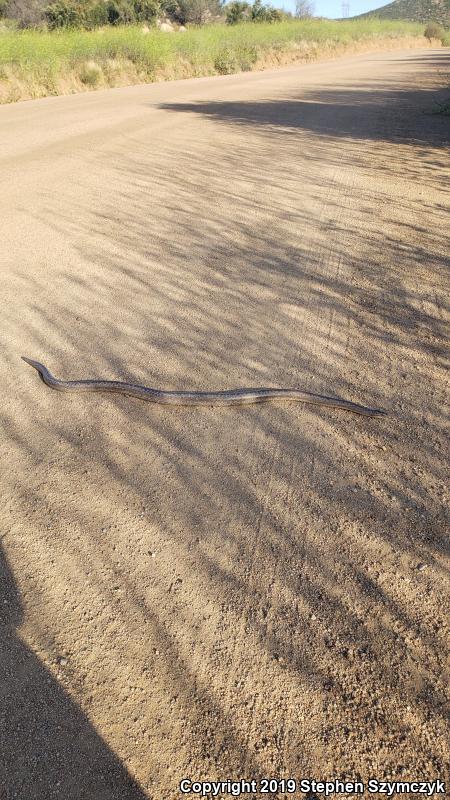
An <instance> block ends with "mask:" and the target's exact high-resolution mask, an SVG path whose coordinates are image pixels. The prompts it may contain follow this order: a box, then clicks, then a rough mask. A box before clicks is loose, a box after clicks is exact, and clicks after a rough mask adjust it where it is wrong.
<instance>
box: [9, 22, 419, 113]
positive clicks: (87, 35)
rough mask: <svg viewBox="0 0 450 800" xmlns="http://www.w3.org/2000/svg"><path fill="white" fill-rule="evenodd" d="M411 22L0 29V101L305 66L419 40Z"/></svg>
mask: <svg viewBox="0 0 450 800" xmlns="http://www.w3.org/2000/svg"><path fill="white" fill-rule="evenodd" d="M422 34H423V26H422V25H420V24H417V23H410V22H402V21H391V20H378V19H358V20H348V21H335V20H314V19H311V20H292V21H286V22H280V23H275V24H264V23H263V24H249V23H247V24H242V25H236V26H231V27H230V26H225V25H210V26H205V27H202V28H192V29H190V30H188V31H186V32H184V33H178V32H176V33H162V32H160V31H158V30H157V29H152V30H150V31H146V32H145V31H144V30H143V29H142V28H141V27H118V28H111V27H109V28H101V29H98V30H95V31H80V30H67V31H61V32H52V33H50V32H43V31H30V30H28V31H13V30H8V29H4V30H3V31H0V102H12V101H14V100H17V99H27V98H32V97H43V96H46V95H49V94H64V93H71V92H75V91H83V90H86V89H92V88H97V87H101V86H120V85H127V84H132V83H137V82H140V81H154V80H162V79H171V78H184V77H191V76H194V77H195V76H200V75H217V74H222V75H223V74H229V73H232V72H241V71H245V70H251V69H255V68H256V69H258V68H262V67H264V66H266V65H276V64H277V63H278V64H287V63H292V62H295V61H309V60H313V59H314V58H317V57H318V56H320V55H330V54H334V53H339V52H343V51H346V50H351V49H358V47H361V46H366V45H367V44H368V43H369V44H370V43H374V44H376V43H380V42H381V41H383V42H385V41H386V40H393V39H404V38H405V37H408V38H411V37H419V36H422Z"/></svg>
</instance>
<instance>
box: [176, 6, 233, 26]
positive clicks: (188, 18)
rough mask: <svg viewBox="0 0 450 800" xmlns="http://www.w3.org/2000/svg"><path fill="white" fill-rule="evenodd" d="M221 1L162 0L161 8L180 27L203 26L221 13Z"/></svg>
mask: <svg viewBox="0 0 450 800" xmlns="http://www.w3.org/2000/svg"><path fill="white" fill-rule="evenodd" d="M222 7H223V2H222V0H163V3H162V8H163V9H164V10H165V11H166V13H167V14H168V15H169V16H170V17H171V18H172V19H174V20H175V21H176V22H179V23H180V25H186V24H187V23H189V22H190V23H192V24H193V25H203V24H204V23H205V22H211V21H212V20H214V19H215V18H217V17H219V16H220V15H221V13H222Z"/></svg>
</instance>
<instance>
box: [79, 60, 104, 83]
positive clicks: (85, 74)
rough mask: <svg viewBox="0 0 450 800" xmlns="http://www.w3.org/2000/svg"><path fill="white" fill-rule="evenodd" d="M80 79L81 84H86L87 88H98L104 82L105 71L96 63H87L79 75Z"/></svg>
mask: <svg viewBox="0 0 450 800" xmlns="http://www.w3.org/2000/svg"><path fill="white" fill-rule="evenodd" d="M78 77H79V78H80V81H81V83H84V85H85V86H90V87H91V88H92V89H93V88H94V87H95V86H98V84H99V83H100V81H101V80H102V78H103V71H102V68H101V67H100V66H99V64H96V63H95V61H87V62H86V63H85V64H83V65H82V67H81V69H80V71H79V73H78Z"/></svg>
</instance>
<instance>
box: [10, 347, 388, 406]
mask: <svg viewBox="0 0 450 800" xmlns="http://www.w3.org/2000/svg"><path fill="white" fill-rule="evenodd" d="M22 359H23V361H26V363H27V364H29V365H30V366H31V367H34V369H35V370H37V371H38V373H39V375H40V376H41V378H42V380H43V381H44V383H45V384H46V385H47V386H50V387H51V388H52V389H56V390H57V391H58V392H118V393H120V394H125V395H128V396H131V397H137V398H139V400H147V401H149V402H150V403H159V404H161V405H178V406H236V405H245V404H251V403H265V402H267V401H271V400H294V401H297V402H300V403H313V404H314V405H319V406H326V407H327V408H341V409H344V410H346V411H353V412H354V413H355V414H362V415H363V416H365V417H381V416H384V415H385V414H386V412H385V411H382V410H381V409H379V408H368V407H367V406H361V405H359V404H358V403H352V402H350V401H349V400H342V399H340V398H338V397H327V396H325V395H321V394H313V393H312V392H304V391H301V390H300V389H266V388H256V389H228V390H225V391H218V392H176V391H175V392H174V391H164V390H162V389H151V388H150V387H148V386H141V385H139V384H136V383H123V382H122V381H104V380H96V379H95V380H75V381H61V380H58V379H57V378H55V377H54V376H53V375H52V374H51V372H50V370H48V369H47V367H45V366H44V365H43V364H41V363H40V362H39V361H33V360H32V359H31V358H26V357H25V356H22Z"/></svg>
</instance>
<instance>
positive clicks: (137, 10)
mask: <svg viewBox="0 0 450 800" xmlns="http://www.w3.org/2000/svg"><path fill="white" fill-rule="evenodd" d="M133 7H134V15H135V18H136V21H137V22H152V20H154V19H155V17H157V16H158V14H159V13H160V11H161V6H160V4H159V2H158V0H134V3H133Z"/></svg>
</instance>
